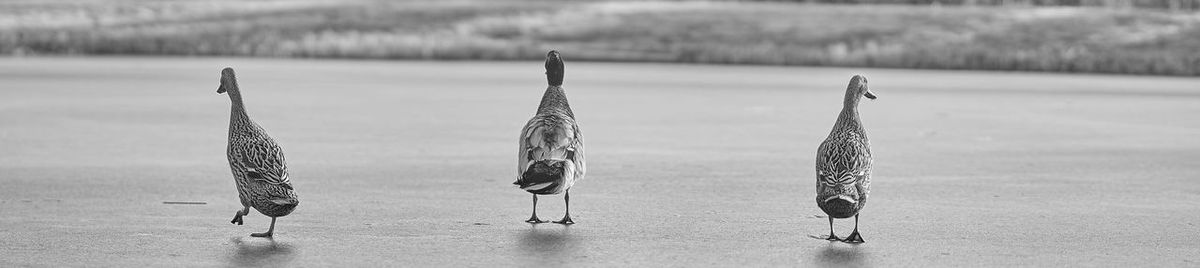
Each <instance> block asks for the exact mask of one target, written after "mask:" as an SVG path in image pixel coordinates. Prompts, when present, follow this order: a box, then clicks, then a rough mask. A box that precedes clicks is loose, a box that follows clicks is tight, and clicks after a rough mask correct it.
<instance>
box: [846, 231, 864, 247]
mask: <svg viewBox="0 0 1200 268" xmlns="http://www.w3.org/2000/svg"><path fill="white" fill-rule="evenodd" d="M842 242H846V243H850V244H862V243H864V242H866V241H863V239H862V236H861V235H858V232H854V233H851V234H850V236H847V237H846V240H842Z"/></svg>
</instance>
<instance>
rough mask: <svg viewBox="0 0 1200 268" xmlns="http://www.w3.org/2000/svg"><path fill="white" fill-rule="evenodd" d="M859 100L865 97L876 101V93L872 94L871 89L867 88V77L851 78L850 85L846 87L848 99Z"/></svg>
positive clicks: (855, 76) (857, 76)
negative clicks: (860, 97) (859, 97)
mask: <svg viewBox="0 0 1200 268" xmlns="http://www.w3.org/2000/svg"><path fill="white" fill-rule="evenodd" d="M851 96H853V97H854V98H858V96H865V97H867V98H868V99H872V100H873V99H875V93H871V89H870V88H869V87H867V77H866V76H862V75H854V77H851V78H850V85H849V86H846V98H850V97H851Z"/></svg>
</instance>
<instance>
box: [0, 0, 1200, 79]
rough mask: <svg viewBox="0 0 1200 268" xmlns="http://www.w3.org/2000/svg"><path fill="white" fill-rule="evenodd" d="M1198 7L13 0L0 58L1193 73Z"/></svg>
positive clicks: (3, 18) (7, 7) (1199, 57)
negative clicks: (547, 56) (561, 58)
mask: <svg viewBox="0 0 1200 268" xmlns="http://www.w3.org/2000/svg"><path fill="white" fill-rule="evenodd" d="M1198 22H1200V15H1197V14H1196V13H1168V12H1158V11H1146V10H1114V9H1091V8H980V7H948V6H942V7H929V6H888V5H884V6H880V5H871V6H842V5H812V4H795V3H769V2H768V3H763V2H593V1H567V2H563V1H528V0H522V1H439V2H433V1H403V2H397V1H278V0H265V1H252V2H243V1H224V0H221V1H199V2H198V1H78V2H77V1H21V2H2V3H0V53H2V54H10V55H30V54H88V55H92V54H138V55H234V56H260V57H336V58H397V59H489V60H510V59H540V58H541V57H542V55H543V53H544V51H545V50H548V49H558V50H560V51H563V52H564V53H565V55H566V56H567V57H568V59H571V60H597V61H660V62H694V63H726V64H773V65H817V66H869V67H891V68H933V69H982V70H1025V71H1055V72H1095V73H1123V74H1160V75H1198V74H1200V53H1196V51H1197V48H1200V23H1198Z"/></svg>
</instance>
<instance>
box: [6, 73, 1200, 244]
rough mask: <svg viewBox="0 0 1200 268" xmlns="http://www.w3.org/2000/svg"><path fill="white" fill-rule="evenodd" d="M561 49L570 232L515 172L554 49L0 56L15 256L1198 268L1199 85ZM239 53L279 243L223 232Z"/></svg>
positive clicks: (254, 221) (251, 225) (249, 222)
mask: <svg viewBox="0 0 1200 268" xmlns="http://www.w3.org/2000/svg"><path fill="white" fill-rule="evenodd" d="M565 56H566V58H567V60H568V62H567V65H566V66H567V73H566V81H565V88H566V92H567V95H568V96H569V98H570V100H571V106H572V108H573V109H574V110H575V113H576V115H577V118H578V120H579V122H580V126H581V128H582V130H583V131H584V133H585V134H586V136H587V149H588V160H589V163H588V166H589V173H588V176H587V179H586V180H584V181H581V182H579V183H578V184H576V185H575V188H574V189H573V191H572V197H573V198H572V201H573V203H572V206H571V208H572V216H573V218H574V219H575V221H576V223H577V224H575V225H573V226H570V227H564V226H560V225H555V224H542V225H537V226H531V225H530V224H527V223H525V222H523V220H525V219H526V218H528V217H529V209H530V197H529V194H527V193H525V192H523V191H520V190H518V189H516V188H514V187H513V186H511V185H510V183H511V182H512V181H513V180H514V179H515V176H516V148H517V135H518V134H519V132H520V128H521V127H522V126H523V125H524V123H525V121H526V120H528V118H529V117H530V116H532V115H533V113H534V110H535V109H536V108H537V105H538V101H539V98H540V97H541V95H542V92H543V90H544V89H545V78H544V76H543V74H542V73H543V72H544V70H543V69H542V63H541V62H413V61H405V62H389V61H332V60H276V59H224V58H25V59H20V58H17V59H14V58H6V59H2V60H0V82H2V86H0V186H2V187H0V266H14V265H37V266H64V265H88V266H141V265H148V266H225V265H228V266H253V265H279V266H312V267H322V266H343V267H349V266H409V267H411V266H456V267H460V266H476V267H478V266H484V267H492V266H530V265H543V264H546V265H552V266H642V267H654V266H688V267H693V266H727V267H729V266H738V265H750V266H876V267H896V266H928V265H935V266H978V265H985V266H1014V265H1023V266H1029V265H1034V266H1047V267H1054V266H1078V265H1088V266H1090V265H1101V266H1197V265H1200V226H1198V225H1200V162H1198V161H1200V79H1196V78H1169V77H1134V76H1102V75H1064V74H1032V73H990V72H961V71H917V70H888V69H839V68H796V67H749V66H700V65H661V64H616V63H578V62H571V61H570V54H566V55H565ZM225 66H231V67H234V68H235V69H237V71H238V76H239V79H240V81H239V82H240V85H241V87H242V90H243V92H244V93H243V94H244V97H245V99H246V102H247V109H248V111H249V113H250V115H251V117H252V118H254V119H255V120H256V121H258V122H259V123H260V124H261V125H262V126H263V127H265V128H266V129H267V130H268V131H269V132H270V133H271V134H272V135H273V136H274V137H275V139H276V140H277V141H278V142H279V143H280V144H281V145H282V146H283V148H284V149H285V151H286V153H287V157H288V162H289V167H290V170H291V180H292V182H293V184H294V185H295V187H296V189H297V191H298V194H299V195H300V200H301V203H300V206H299V208H298V209H297V210H296V212H295V213H293V214H292V215H290V216H287V217H283V218H280V219H279V223H278V226H277V228H276V238H275V239H274V241H270V240H265V239H257V238H250V237H248V236H247V235H248V234H250V233H251V232H261V231H264V230H266V228H267V226H268V224H269V223H270V219H269V218H267V217H266V216H263V215H261V214H259V213H257V212H252V214H251V215H250V216H249V217H247V218H246V220H245V222H246V225H242V226H237V225H231V224H229V220H230V219H231V218H232V217H233V214H234V211H236V210H237V209H239V204H238V201H237V193H236V191H235V190H234V184H233V179H232V177H231V175H230V172H229V167H228V165H227V164H226V160H225V146H226V144H225V142H226V131H227V127H228V120H229V99H228V97H227V96H225V95H217V94H216V92H215V91H216V88H217V85H218V78H219V76H220V75H219V73H220V69H221V68H222V67H225ZM854 73H861V74H864V75H866V76H867V77H869V78H870V81H871V88H872V91H874V92H875V93H876V94H877V95H878V96H879V99H878V100H875V101H865V100H864V102H863V104H862V106H861V109H860V111H861V114H862V118H863V121H864V124H865V126H866V128H867V131H868V134H869V136H870V138H871V141H872V145H873V146H874V153H875V156H876V164H875V172H874V173H875V177H874V179H873V183H872V184H873V185H872V187H873V189H872V196H871V198H872V199H871V200H870V201H869V203H868V205H867V207H866V209H865V210H864V211H863V212H862V222H861V226H860V229H861V231H862V235H863V238H864V239H865V240H866V241H867V243H865V244H861V245H857V246H852V245H847V244H843V243H830V242H828V241H824V240H817V239H813V238H811V237H810V236H819V235H824V234H826V233H827V232H828V227H827V225H826V220H825V219H824V218H822V217H823V213H822V212H821V211H820V209H818V208H817V206H816V204H815V202H814V200H813V199H814V189H813V187H814V185H815V177H814V171H813V162H814V160H813V157H814V155H815V152H816V147H817V145H818V144H819V143H820V142H821V140H822V139H824V137H825V135H827V134H828V132H829V130H830V127H831V126H832V124H833V121H834V119H835V117H836V116H837V113H838V110H839V109H840V105H841V96H842V94H843V92H844V89H845V87H846V83H847V81H848V80H849V78H850V76H851V75H852V74H854ZM540 201H541V202H539V205H540V208H539V212H540V213H539V214H540V216H542V217H543V218H544V219H557V218H558V217H561V216H562V209H563V205H562V199H561V196H552V197H544V198H542V199H541V200H540ZM164 202H203V203H204V204H201V205H179V204H165V203H164ZM852 225H853V221H852V220H840V221H839V222H838V224H837V226H836V227H837V228H838V229H837V230H838V234H839V235H841V236H844V235H846V234H848V233H849V231H850V228H851V227H852Z"/></svg>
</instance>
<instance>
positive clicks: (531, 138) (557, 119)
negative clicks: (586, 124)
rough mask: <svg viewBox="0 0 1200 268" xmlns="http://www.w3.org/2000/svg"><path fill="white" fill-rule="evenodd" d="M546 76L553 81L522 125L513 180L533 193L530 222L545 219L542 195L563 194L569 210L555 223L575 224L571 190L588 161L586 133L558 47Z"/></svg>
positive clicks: (548, 58)
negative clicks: (571, 100) (567, 85)
mask: <svg viewBox="0 0 1200 268" xmlns="http://www.w3.org/2000/svg"><path fill="white" fill-rule="evenodd" d="M546 80H547V82H548V83H549V84H550V85H549V87H547V88H546V92H545V93H544V94H542V101H541V104H540V105H538V109H537V113H536V114H534V116H533V118H531V119H529V122H528V123H526V124H525V127H524V128H522V129H521V137H520V138H519V140H518V142H519V143H520V146H519V147H518V150H517V181H516V182H513V184H515V185H517V186H518V187H521V189H522V190H525V191H526V192H529V193H531V194H533V216H531V217H530V218H529V220H526V222H529V223H544V222H545V221H542V220H541V219H538V216H537V200H538V195H556V194H563V200H564V202H566V205H567V207H566V208H567V209H566V213H565V215H564V216H563V218H562V220H560V221H556V222H555V223H560V224H574V223H575V222H574V221H572V220H571V195H570V192H569V191H570V189H571V186H573V185H575V182H576V181H579V180H582V179H583V176H584V174H585V173H586V171H587V164H586V161H584V159H585V157H584V152H583V133H582V132H580V131H579V125H578V124H576V123H575V113H574V112H572V111H571V105H569V104H567V95H566V93H565V92H563V88H562V82H563V59H562V56H561V55H559V53H558V51H550V53H547V54H546Z"/></svg>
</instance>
